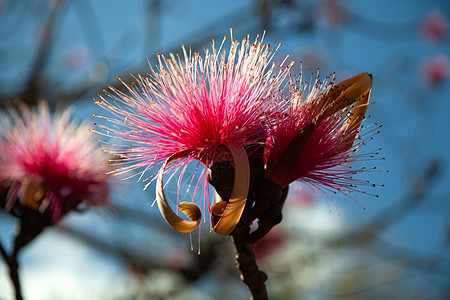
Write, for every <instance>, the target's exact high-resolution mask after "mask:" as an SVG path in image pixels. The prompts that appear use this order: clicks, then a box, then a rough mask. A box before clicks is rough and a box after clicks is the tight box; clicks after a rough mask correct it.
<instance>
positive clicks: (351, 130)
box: [340, 74, 372, 151]
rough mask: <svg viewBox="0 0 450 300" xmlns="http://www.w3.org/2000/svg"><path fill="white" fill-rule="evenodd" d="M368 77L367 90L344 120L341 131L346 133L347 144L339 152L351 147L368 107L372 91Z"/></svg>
mask: <svg viewBox="0 0 450 300" xmlns="http://www.w3.org/2000/svg"><path fill="white" fill-rule="evenodd" d="M369 76H370V87H369V89H368V90H367V91H366V92H365V93H364V94H363V96H362V97H361V98H360V99H359V100H358V102H356V104H355V106H354V107H353V109H352V111H351V112H350V115H349V117H348V119H347V120H345V123H344V127H343V130H344V131H346V134H347V137H346V140H347V141H348V142H347V143H345V144H344V146H343V147H342V149H340V151H347V150H349V149H350V148H351V147H352V146H353V144H354V142H355V139H356V135H357V134H358V128H359V126H360V125H361V122H362V121H363V120H364V115H365V113H366V111H367V107H368V106H369V99H370V92H371V90H372V75H370V74H369Z"/></svg>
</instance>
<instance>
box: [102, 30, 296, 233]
mask: <svg viewBox="0 0 450 300" xmlns="http://www.w3.org/2000/svg"><path fill="white" fill-rule="evenodd" d="M231 39H232V41H231V45H230V49H229V51H227V52H225V51H224V50H222V46H223V42H222V44H221V45H220V47H219V48H216V44H215V42H214V41H213V43H212V49H211V50H209V49H204V51H205V53H204V55H203V56H201V55H200V54H199V53H192V51H191V49H190V48H189V49H186V48H185V47H184V46H183V55H182V56H181V57H179V56H177V57H175V56H174V55H172V54H170V56H169V57H165V56H164V55H162V54H160V55H158V60H159V65H158V67H156V68H153V67H150V74H149V77H142V76H140V75H139V76H138V78H137V82H136V84H135V85H127V84H125V83H124V82H122V83H123V84H124V86H125V87H126V88H127V90H128V94H125V93H123V92H121V91H119V90H117V89H115V88H113V87H109V88H110V90H111V91H112V94H110V93H109V92H106V96H107V97H103V96H100V98H101V99H100V100H98V101H97V102H96V103H97V104H98V105H100V106H101V107H103V108H105V109H106V110H108V111H109V112H111V113H112V114H113V117H112V118H111V117H102V116H98V117H99V118H102V119H104V120H105V121H108V122H110V123H111V124H112V126H105V125H103V124H102V125H99V127H100V129H101V130H98V133H101V134H104V135H106V136H108V137H109V136H110V137H115V138H116V139H117V140H118V141H121V142H122V145H112V147H110V148H109V149H107V150H108V151H110V152H111V153H112V154H117V155H119V156H121V157H122V158H124V160H122V161H121V165H122V166H123V167H121V168H118V169H116V171H114V174H122V173H127V172H130V171H131V172H132V175H131V176H130V177H133V176H139V177H138V178H139V180H140V179H141V178H147V179H149V183H147V186H148V185H149V184H150V182H152V181H153V180H157V184H156V188H157V203H158V206H159V208H160V210H161V212H162V214H163V216H164V218H165V219H166V221H167V222H168V223H169V224H170V225H171V226H172V227H174V228H175V229H177V230H179V231H183V232H189V231H192V230H194V229H195V228H196V227H197V226H198V224H199V223H200V220H201V211H200V209H199V208H198V207H197V206H196V205H195V204H193V203H192V202H181V203H179V208H180V210H181V211H182V212H184V213H185V214H186V215H188V216H189V218H190V219H191V221H187V220H184V219H181V218H179V217H178V216H177V215H176V214H175V213H174V212H173V211H172V209H171V208H170V206H169V204H168V203H167V201H166V198H165V195H164V190H163V187H164V186H163V175H164V173H165V169H166V167H169V165H170V164H172V165H171V166H170V168H169V170H181V174H183V173H184V170H185V168H186V166H187V164H188V163H189V162H190V161H192V160H198V161H200V162H201V163H202V164H204V165H205V166H206V167H210V166H211V165H212V164H213V163H214V162H221V161H229V162H231V163H232V164H233V166H234V169H235V170H234V172H235V176H234V184H233V192H232V194H231V197H230V199H229V201H228V199H225V200H227V201H219V202H220V203H216V204H215V206H213V207H212V208H211V210H212V213H213V214H214V215H217V216H218V217H219V219H220V220H219V221H218V222H214V230H215V231H216V232H218V233H221V234H229V233H230V232H231V231H232V230H233V228H234V226H235V225H236V223H237V222H238V221H239V218H240V216H241V214H242V211H243V208H244V205H245V200H246V198H247V192H248V185H249V183H248V182H249V176H250V175H249V172H250V170H249V163H248V154H247V151H248V152H252V151H254V149H255V148H261V149H262V148H263V146H264V142H265V140H266V138H267V126H268V125H269V122H270V120H271V118H272V117H271V114H273V113H274V110H273V109H272V107H273V106H274V105H275V102H276V101H277V99H279V98H280V97H281V90H282V89H283V87H282V84H283V82H284V79H285V78H286V76H287V74H288V70H289V68H290V66H291V65H292V64H291V65H289V66H287V67H286V68H285V69H281V68H280V67H279V66H276V65H275V64H274V63H273V61H272V58H273V56H274V50H272V49H271V48H270V47H269V45H266V44H263V43H262V39H260V37H257V38H256V40H255V41H254V42H251V41H250V40H249V37H247V38H244V39H243V40H242V42H241V43H239V42H238V41H234V40H233V38H231ZM224 41H225V39H224ZM283 63H284V61H283V62H282V63H281V65H283ZM108 98H109V99H108ZM261 152H262V151H261ZM154 166H156V167H160V171H159V172H157V173H150V174H149V175H146V172H147V171H148V170H149V169H150V168H152V167H154ZM201 175H202V178H204V179H205V180H203V184H202V187H200V183H198V184H196V187H197V188H198V189H200V190H201V191H202V200H201V201H202V203H201V205H200V206H201V207H207V208H208V209H209V207H210V203H209V199H208V194H209V193H208V192H207V184H206V176H205V175H206V168H204V169H203V171H202V174H201ZM180 176H182V175H180ZM197 188H196V190H197ZM218 200H220V199H218ZM222 200H223V199H222ZM216 208H217V209H216Z"/></svg>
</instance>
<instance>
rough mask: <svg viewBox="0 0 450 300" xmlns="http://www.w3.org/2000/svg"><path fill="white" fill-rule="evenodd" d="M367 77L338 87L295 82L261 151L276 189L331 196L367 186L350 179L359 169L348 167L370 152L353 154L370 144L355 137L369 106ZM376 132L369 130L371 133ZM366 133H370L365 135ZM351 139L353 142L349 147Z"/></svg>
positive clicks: (268, 174) (348, 80) (360, 77)
mask: <svg viewBox="0 0 450 300" xmlns="http://www.w3.org/2000/svg"><path fill="white" fill-rule="evenodd" d="M371 88H372V75H369V74H367V73H362V74H360V75H357V76H354V77H352V78H349V79H347V80H344V81H343V82H341V83H339V84H338V85H334V84H333V83H332V82H329V81H328V80H327V81H325V82H324V83H321V82H320V81H319V79H316V82H315V83H314V84H312V85H311V86H309V89H307V88H306V86H305V84H304V83H302V81H301V78H300V79H299V80H298V83H297V84H296V83H293V84H292V86H291V99H290V100H289V101H287V102H286V103H285V105H284V107H283V108H282V109H280V111H281V112H282V113H280V114H279V115H278V118H277V120H275V123H274V126H273V127H272V128H273V129H272V131H271V135H270V140H269V142H268V147H267V149H266V164H267V169H266V175H265V176H266V178H268V179H270V180H272V181H273V182H275V183H276V184H278V185H279V186H281V187H285V186H287V185H289V184H290V183H291V182H293V181H295V180H300V181H302V182H305V183H307V184H309V185H311V186H313V187H321V188H322V190H323V189H325V190H330V191H333V192H336V191H341V192H344V193H347V192H348V191H354V190H357V189H356V187H357V186H358V185H369V183H368V182H366V181H363V180H357V179H354V178H352V176H353V175H354V174H356V173H359V172H362V171H364V170H365V169H364V168H362V169H351V168H349V166H348V163H349V162H351V161H355V160H360V159H367V158H369V157H370V156H372V155H374V154H375V153H368V154H356V152H357V150H359V148H360V147H361V146H362V145H363V144H365V143H366V142H367V141H368V140H370V139H371V136H370V135H369V136H368V137H365V138H362V139H360V140H359V141H357V138H358V137H359V136H360V134H359V132H360V128H359V127H360V124H361V122H362V121H363V119H364V115H365V112H366V109H367V106H368V104H369V97H370V91H371ZM373 132H375V134H376V133H377V129H375V131H373V130H372V131H371V133H373ZM369 134H370V133H369ZM355 140H356V141H357V142H356V143H355Z"/></svg>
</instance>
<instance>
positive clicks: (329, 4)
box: [318, 0, 349, 27]
mask: <svg viewBox="0 0 450 300" xmlns="http://www.w3.org/2000/svg"><path fill="white" fill-rule="evenodd" d="M318 11H319V17H320V18H321V19H322V20H323V22H324V23H325V24H326V25H327V26H328V27H337V26H341V25H344V24H346V23H347V22H348V19H349V14H348V10H347V7H346V3H345V1H344V0H320V1H319V8H318Z"/></svg>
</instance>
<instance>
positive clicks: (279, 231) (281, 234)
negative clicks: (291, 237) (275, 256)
mask: <svg viewBox="0 0 450 300" xmlns="http://www.w3.org/2000/svg"><path fill="white" fill-rule="evenodd" d="M287 235H288V234H287V232H286V231H285V230H284V229H283V227H281V226H275V227H274V228H272V230H270V231H269V233H268V234H266V235H265V236H264V238H263V239H261V240H259V241H258V242H257V243H256V244H255V247H254V250H253V251H254V252H255V256H256V258H257V259H258V260H259V259H265V258H267V257H268V256H270V255H271V254H272V253H275V252H276V251H277V250H278V249H279V248H280V247H283V246H284V245H285V242H286V240H287Z"/></svg>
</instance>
